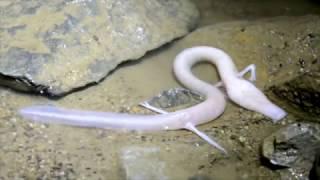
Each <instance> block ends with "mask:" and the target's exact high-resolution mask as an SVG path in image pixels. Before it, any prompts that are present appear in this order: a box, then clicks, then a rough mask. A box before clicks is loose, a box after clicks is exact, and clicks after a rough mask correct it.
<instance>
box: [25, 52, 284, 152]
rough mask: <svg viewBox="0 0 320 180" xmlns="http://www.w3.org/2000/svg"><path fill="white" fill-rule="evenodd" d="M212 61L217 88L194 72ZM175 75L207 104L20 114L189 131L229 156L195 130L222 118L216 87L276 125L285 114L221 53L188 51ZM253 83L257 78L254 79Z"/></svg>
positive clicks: (177, 62)
mask: <svg viewBox="0 0 320 180" xmlns="http://www.w3.org/2000/svg"><path fill="white" fill-rule="evenodd" d="M200 61H209V62H211V63H213V64H215V65H216V66H217V69H218V71H219V75H220V78H221V80H222V83H218V84H217V85H216V86H213V85H211V84H208V83H206V82H203V81H201V80H199V79H197V78H196V77H195V76H194V75H193V74H192V72H191V68H192V66H193V65H194V64H196V63H198V62H200ZM173 68H174V73H175V75H176V77H177V79H178V80H179V81H180V82H181V83H182V84H183V85H184V86H185V87H187V88H189V89H191V90H193V91H196V92H198V93H200V94H202V95H204V96H205V97H206V100H205V101H204V102H202V103H200V104H197V105H195V106H193V107H190V108H187V109H183V110H179V111H176V112H172V113H165V114H158V115H134V114H124V113H112V112H94V111H82V110H74V109H65V108H59V107H55V106H31V107H25V108H23V109H21V110H20V114H21V115H22V116H23V117H25V118H27V119H31V120H34V121H39V122H44V123H60V124H67V125H74V126H81V127H96V128H106V129H125V130H139V131H140V130H142V131H154V130H175V129H183V128H184V129H188V130H191V131H193V132H195V133H197V134H198V135H199V136H201V137H202V138H204V139H205V140H207V141H208V142H209V143H210V144H212V145H214V146H215V147H217V148H218V149H220V150H222V151H223V152H226V151H225V150H224V149H223V148H222V147H221V146H219V145H218V144H217V143H216V142H215V141H214V140H212V139H210V138H208V137H206V135H204V134H201V133H202V132H200V131H198V130H197V129H195V126H196V125H199V124H203V123H206V122H209V121H211V120H214V119H216V118H217V117H218V116H220V115H221V114H222V113H223V111H224V109H225V106H226V100H225V97H224V94H223V93H222V92H221V91H220V90H219V89H218V88H217V86H221V85H223V86H225V88H226V90H227V95H228V97H229V98H230V99H231V100H232V101H233V102H235V103H237V104H239V105H240V106H242V107H244V108H246V109H249V110H253V111H257V112H259V113H262V114H264V115H265V116H267V117H269V118H271V119H272V120H273V121H274V122H275V121H278V120H280V119H282V118H283V117H284V116H285V115H286V113H285V111H283V110H282V109H281V108H279V107H278V106H276V105H274V104H273V103H271V102H270V101H269V100H268V99H267V98H266V96H265V95H264V94H263V93H262V92H261V91H260V90H258V89H257V88H256V87H255V86H254V85H253V84H252V83H251V82H249V81H248V80H245V79H243V78H242V77H241V76H242V75H243V74H244V73H245V72H246V71H247V70H245V71H243V72H240V73H239V72H238V71H237V69H236V67H235V65H234V63H233V61H232V59H231V58H230V57H229V56H228V55H227V54H226V53H225V52H223V51H222V50H220V49H217V48H213V47H206V46H199V47H193V48H189V49H185V50H184V51H182V52H181V53H180V54H178V55H177V57H176V59H175V61H174V67H173ZM252 78H253V79H252V80H254V77H252Z"/></svg>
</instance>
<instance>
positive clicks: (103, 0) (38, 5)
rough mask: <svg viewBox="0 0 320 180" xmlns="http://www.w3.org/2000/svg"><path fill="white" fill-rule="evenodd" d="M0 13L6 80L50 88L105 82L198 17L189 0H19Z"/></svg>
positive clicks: (59, 90)
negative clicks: (103, 80) (104, 80)
mask: <svg viewBox="0 0 320 180" xmlns="http://www.w3.org/2000/svg"><path fill="white" fill-rule="evenodd" d="M0 14H1V20H0V41H1V44H0V74H1V76H0V79H1V80H0V83H1V84H3V85H7V86H10V87H13V88H15V89H19V90H25V91H34V92H38V93H45V94H49V95H62V94H65V93H67V92H69V91H72V90H74V89H76V88H80V87H83V86H85V85H87V84H90V83H94V82H99V81H100V80H101V79H102V78H104V77H105V76H106V75H107V74H108V73H109V72H110V71H112V70H113V69H114V68H115V67H116V66H117V65H118V64H120V63H121V62H123V61H127V60H134V59H138V58H139V57H141V56H143V55H144V54H145V53H146V52H147V51H149V50H152V49H155V48H157V47H159V46H161V45H163V44H164V43H167V42H169V41H171V40H173V39H175V38H177V37H180V36H183V35H185V34H186V33H188V31H190V30H191V29H193V28H194V27H195V24H196V21H197V19H198V16H199V13H198V11H197V9H196V8H195V6H194V5H193V4H192V3H191V2H189V1H186V0H169V1H162V0H131V1H126V0H83V1H75V0H58V1H49V0H44V1H41V0H35V1H32V2H30V1H20V0H14V1H2V2H1V3H0Z"/></svg>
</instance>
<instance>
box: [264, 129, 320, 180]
mask: <svg viewBox="0 0 320 180" xmlns="http://www.w3.org/2000/svg"><path fill="white" fill-rule="evenodd" d="M319 137H320V124H316V123H295V124H290V125H288V126H286V127H283V128H281V129H279V130H278V131H276V132H275V133H273V134H271V135H270V136H268V137H267V138H266V139H265V140H264V141H263V146H262V155H263V157H264V158H266V159H267V160H268V161H269V162H270V163H271V164H273V165H276V166H282V167H287V168H288V169H285V170H280V173H281V174H282V177H286V178H287V177H293V176H297V175H299V176H300V177H305V178H306V179H307V177H308V176H309V172H310V170H311V168H312V164H313V161H314V159H315V154H316V152H318V151H319V150H320V138H319ZM286 178H283V179H286Z"/></svg>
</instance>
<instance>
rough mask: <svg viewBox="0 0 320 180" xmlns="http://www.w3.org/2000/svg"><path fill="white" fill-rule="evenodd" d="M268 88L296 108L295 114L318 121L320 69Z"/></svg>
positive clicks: (319, 113) (319, 119)
mask: <svg viewBox="0 0 320 180" xmlns="http://www.w3.org/2000/svg"><path fill="white" fill-rule="evenodd" d="M319 69H320V68H319ZM270 90H271V91H272V92H273V93H274V94H275V95H276V96H277V97H280V98H281V99H283V100H285V101H286V102H287V104H288V105H290V106H291V107H292V108H294V109H295V110H298V111H296V112H295V113H296V114H300V115H301V116H305V115H307V116H308V117H309V119H310V118H312V119H314V120H317V121H319V122H320V71H318V70H317V71H311V72H306V73H303V74H300V75H298V76H297V77H293V78H292V79H290V80H288V81H285V82H283V83H279V84H276V85H273V86H271V88H270Z"/></svg>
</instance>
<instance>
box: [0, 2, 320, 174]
mask: <svg viewBox="0 0 320 180" xmlns="http://www.w3.org/2000/svg"><path fill="white" fill-rule="evenodd" d="M216 2H217V1H216ZM223 2H226V1H221V2H220V3H221V4H223ZM227 2H229V3H231V1H227ZM237 2H238V1H237ZM242 2H243V4H244V5H243V6H244V7H248V8H249V7H250V11H249V10H248V11H247V13H239V14H238V15H237V13H238V11H237V10H238V9H239V8H236V7H235V6H230V11H231V10H232V8H233V10H234V12H233V15H234V16H230V15H229V14H228V13H226V14H223V13H222V12H221V9H208V8H209V7H211V6H208V8H205V9H203V11H202V12H204V13H206V12H207V15H206V16H203V19H202V20H201V23H202V24H210V23H211V21H209V20H210V19H217V21H212V23H215V22H223V21H226V20H228V21H229V20H232V19H235V20H239V19H238V18H236V17H247V16H248V15H250V14H252V16H256V18H255V19H257V18H259V17H261V16H262V15H261V16H260V15H259V13H260V12H262V11H260V9H259V7H261V4H258V3H256V5H254V4H255V3H253V2H251V3H250V6H245V4H246V1H242ZM284 2H288V1H283V3H284ZM290 2H291V1H290ZM299 2H300V4H299V3H297V4H296V3H289V2H288V4H286V7H288V8H290V9H298V7H299V8H300V7H305V6H306V8H305V11H304V13H310V11H309V10H310V8H314V7H313V6H310V5H309V2H308V1H299ZM199 3H200V4H199V7H206V3H210V2H209V1H199ZM281 4H282V3H280V4H278V3H277V2H274V4H270V6H271V5H272V7H274V6H276V7H277V5H279V6H280V5H281ZM223 5H224V6H223V7H229V6H228V5H230V4H228V3H226V4H223ZM290 6H293V7H290ZM213 7H215V6H213ZM315 9H316V8H315ZM209 10H210V12H208V11H209ZM211 11H212V12H211ZM230 11H227V12H230ZM275 11H278V10H275ZM299 11H300V10H299ZM301 11H302V10H301ZM290 12H292V11H290ZM215 13H218V15H216V16H215V15H214V14H215ZM219 13H220V14H219ZM282 13H284V12H282ZM271 14H272V15H279V14H277V13H271ZM288 14H289V15H290V13H288ZM301 14H303V12H301ZM263 17H264V16H263ZM219 19H220V20H219ZM306 19H308V18H306ZM235 24H237V23H235ZM238 24H240V25H243V24H242V22H241V23H238ZM233 26H234V25H233ZM229 27H230V28H229V29H231V27H232V26H229ZM241 27H242V26H240V27H238V28H239V29H240V30H241ZM290 28H292V27H290ZM252 31H253V30H252ZM288 31H290V29H288ZM201 32H203V33H205V31H203V30H202V31H198V32H196V33H198V35H197V38H198V39H197V38H195V36H193V37H194V38H192V37H189V38H185V39H182V40H181V39H180V40H177V41H176V42H174V43H172V44H169V45H166V46H164V47H162V48H160V49H159V50H155V51H153V52H150V53H148V54H147V55H146V56H145V57H143V58H142V59H141V60H139V61H137V62H134V63H127V64H123V65H121V66H120V67H119V68H118V69H117V70H116V71H114V72H113V73H112V74H111V76H109V77H107V78H106V79H104V80H103V81H102V82H101V83H100V84H98V85H93V86H90V87H88V88H84V89H81V90H79V91H77V92H74V93H72V94H69V95H68V96H65V97H63V98H60V99H48V98H46V97H41V96H35V95H28V94H22V93H17V92H15V91H12V90H10V89H7V88H1V89H0V118H1V119H0V145H1V146H0V153H1V156H0V166H1V168H0V179H37V178H38V179H106V178H107V179H134V178H133V177H135V176H134V175H135V174H136V172H135V171H139V170H142V169H144V168H145V167H144V165H146V162H155V164H156V165H158V166H159V167H161V168H158V169H157V168H150V169H149V170H150V174H151V175H152V173H154V172H156V173H157V174H159V175H160V176H158V177H157V178H159V177H160V178H159V179H188V178H190V179H197V178H198V179H200V178H208V179H280V175H279V174H278V173H277V172H275V171H273V170H271V169H269V168H267V167H265V166H263V165H262V164H261V162H260V153H259V152H260V151H259V149H260V145H261V143H262V142H263V139H264V138H265V137H267V136H268V135H270V134H271V133H272V132H274V131H275V130H277V129H279V128H280V127H281V126H282V125H283V124H287V123H292V122H294V120H295V117H293V116H292V115H291V114H289V116H288V117H287V118H286V119H285V120H284V121H283V122H282V123H280V124H272V123H271V120H269V119H266V118H265V117H263V116H262V115H260V114H258V113H253V112H249V111H246V110H244V109H242V108H239V107H238V106H236V105H234V104H232V103H229V104H228V106H227V109H226V111H225V113H224V114H223V116H221V117H220V118H218V119H216V120H215V121H212V122H210V123H208V124H206V125H203V126H200V127H199V128H200V129H201V130H202V131H204V132H206V133H207V134H208V135H210V136H213V137H215V139H217V140H218V141H219V143H221V144H222V145H223V146H224V147H225V148H226V149H228V150H229V151H230V152H232V153H231V155H230V156H229V157H225V156H224V155H222V154H221V153H220V152H219V151H218V150H216V149H214V148H212V147H211V146H210V145H208V144H207V143H206V142H204V141H203V140H202V139H200V138H199V137H197V136H196V135H194V134H193V133H191V132H188V131H184V130H180V131H167V132H148V133H138V132H117V131H110V130H102V129H86V128H74V127H69V126H61V125H44V124H37V123H32V122H29V121H26V120H23V119H21V118H20V117H19V116H18V115H17V110H18V109H19V108H20V107H23V106H27V105H31V104H53V105H57V106H63V107H69V108H79V109H86V110H98V111H113V112H130V113H145V114H149V113H152V112H150V111H148V110H145V109H143V108H141V107H139V106H138V105H137V104H138V103H140V102H142V101H144V100H147V99H149V98H150V97H153V96H154V95H156V94H158V93H159V92H161V91H163V90H167V89H170V88H173V87H179V84H178V83H177V81H176V80H175V78H174V76H173V74H172V62H173V59H174V57H175V55H176V54H177V53H179V52H180V51H181V50H182V49H184V48H186V47H188V46H194V45H200V44H204V43H207V44H208V45H216V46H221V47H223V46H224V45H225V47H224V48H227V50H228V51H227V52H228V53H229V52H230V53H231V55H232V56H233V57H234V60H235V61H236V64H237V66H238V69H242V68H244V67H245V66H247V65H249V64H251V63H255V64H257V67H258V68H259V71H258V77H257V78H258V82H257V85H258V87H260V88H263V87H264V86H265V85H266V84H267V83H268V79H269V77H270V74H269V71H268V66H267V64H265V63H264V62H263V61H262V60H261V59H260V58H259V57H261V54H258V52H259V51H256V52H255V51H254V49H252V48H249V47H251V46H253V45H254V43H253V42H257V39H254V38H251V37H250V36H249V35H250V33H248V32H250V31H247V34H240V33H238V34H236V35H237V36H235V37H236V41H239V42H244V43H243V44H246V45H247V46H248V47H247V46H244V45H243V44H242V46H243V48H242V49H241V51H240V50H239V49H238V48H239V46H235V45H233V44H232V43H230V42H233V41H232V40H230V39H232V38H229V39H228V38H225V39H223V38H224V37H221V38H220V39H219V38H212V39H209V38H208V37H209V36H208V34H204V35H201V34H202V33H201ZM215 32H216V34H219V33H221V32H223V29H222V30H216V31H215ZM224 41H228V43H229V45H227V44H228V43H225V44H223V42H224ZM209 42H210V43H209ZM258 43H260V41H258ZM279 44H280V43H279ZM244 52H246V53H244ZM194 73H195V75H196V76H198V77H200V78H201V79H203V80H206V81H208V82H210V83H213V84H214V83H215V82H216V81H217V79H218V78H217V74H216V72H215V69H214V67H213V66H211V65H208V64H205V63H203V64H200V65H197V66H196V67H195V68H194ZM141 154H144V155H141ZM131 155H134V157H136V158H137V157H139V158H141V159H139V160H136V161H135V160H134V159H130V158H129V157H130V156H131ZM155 156H156V157H155ZM148 158H150V159H149V160H150V161H148ZM132 164H136V166H132ZM133 167H135V168H136V169H134V168H133ZM139 167H141V168H140V169H139ZM155 170H157V171H155ZM150 174H149V175H150ZM149 177H150V176H149Z"/></svg>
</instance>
